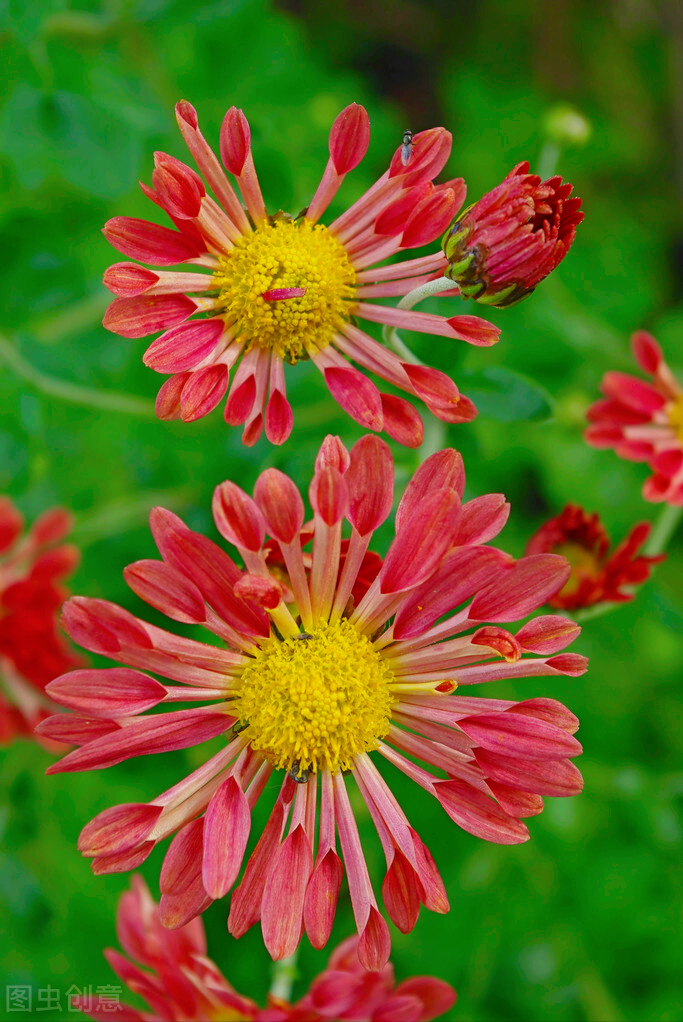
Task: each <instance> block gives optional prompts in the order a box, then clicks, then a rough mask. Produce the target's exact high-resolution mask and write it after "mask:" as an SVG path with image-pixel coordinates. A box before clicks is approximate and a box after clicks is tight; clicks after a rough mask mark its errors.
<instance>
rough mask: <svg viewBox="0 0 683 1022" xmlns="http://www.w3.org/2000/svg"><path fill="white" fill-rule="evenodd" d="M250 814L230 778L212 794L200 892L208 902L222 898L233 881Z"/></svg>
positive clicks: (240, 858) (243, 848) (248, 825)
mask: <svg viewBox="0 0 683 1022" xmlns="http://www.w3.org/2000/svg"><path fill="white" fill-rule="evenodd" d="M250 828H251V811H250V809H249V803H248V802H247V797H246V795H245V794H244V792H243V791H242V789H241V788H240V786H239V784H238V783H237V781H236V780H235V778H234V777H228V779H227V781H224V782H223V784H221V786H220V788H218V790H217V791H216V792H214V794H213V796H212V798H211V801H210V802H209V805H208V808H207V810H206V815H205V817H204V857H203V862H202V877H203V883H204V888H205V890H206V892H207V894H209V895H210V896H211V897H212V898H222V897H224V896H225V895H226V894H227V893H228V891H229V890H230V888H231V887H232V885H233V884H234V882H235V880H236V879H237V874H238V873H239V871H240V867H241V865H242V859H243V858H244V853H245V851H246V848H247V841H248V840H249V830H250Z"/></svg>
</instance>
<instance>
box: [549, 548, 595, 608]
mask: <svg viewBox="0 0 683 1022" xmlns="http://www.w3.org/2000/svg"><path fill="white" fill-rule="evenodd" d="M553 553H554V554H562V556H563V557H566V558H567V560H568V561H569V563H570V564H571V568H572V571H571V575H570V576H569V578H568V579H567V581H566V582H565V584H564V585H563V586H562V588H561V589H560V591H559V593H558V594H557V595H558V596H573V595H574V593H575V592H576V591H577V590H578V588H579V586H580V584H581V581H582V579H584V578H586V577H589V578H597V576H598V575H599V573H600V570H601V564H600V562H599V561H598V559H597V557H596V556H595V555H594V554H593V553H591V551H590V550H587V549H586V548H585V546H581V544H580V543H562V544H560V545H559V546H556V547H554V549H553Z"/></svg>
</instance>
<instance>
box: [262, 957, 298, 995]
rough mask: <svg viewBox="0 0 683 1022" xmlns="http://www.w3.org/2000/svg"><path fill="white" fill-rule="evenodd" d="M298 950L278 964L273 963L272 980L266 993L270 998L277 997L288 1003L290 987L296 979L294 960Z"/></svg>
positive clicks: (290, 992) (290, 993)
mask: <svg viewBox="0 0 683 1022" xmlns="http://www.w3.org/2000/svg"><path fill="white" fill-rule="evenodd" d="M298 954H299V948H298V947H297V949H296V951H294V953H293V954H291V955H288V956H287V957H286V958H281V959H280V961H279V962H273V979H272V982H271V984H270V990H269V991H268V993H269V995H270V996H271V997H277V998H279V999H280V1000H281V1001H289V999H290V997H291V995H292V986H293V984H294V980H295V979H296V977H297V968H296V960H297V957H298Z"/></svg>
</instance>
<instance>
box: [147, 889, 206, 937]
mask: <svg viewBox="0 0 683 1022" xmlns="http://www.w3.org/2000/svg"><path fill="white" fill-rule="evenodd" d="M210 904H211V898H210V897H209V896H208V894H207V893H206V891H205V890H204V888H203V886H202V878H201V876H198V877H197V878H196V879H194V880H193V881H192V883H191V884H190V885H189V887H187V888H186V889H185V890H184V891H181V892H180V893H179V894H162V895H161V900H160V902H159V918H160V919H161V922H162V924H163V926H165V927H166V929H168V930H179V929H180V927H181V926H186V925H187V923H189V922H190V921H191V920H192V919H194V918H195V916H198V915H201V913H202V912H203V911H204V910H205V909H207V908H208V907H209V905H210Z"/></svg>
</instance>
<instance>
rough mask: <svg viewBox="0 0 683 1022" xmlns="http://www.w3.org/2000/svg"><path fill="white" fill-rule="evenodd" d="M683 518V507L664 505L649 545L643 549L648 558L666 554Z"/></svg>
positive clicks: (648, 541) (649, 538)
mask: <svg viewBox="0 0 683 1022" xmlns="http://www.w3.org/2000/svg"><path fill="white" fill-rule="evenodd" d="M682 517H683V507H676V506H675V505H674V504H665V505H664V507H663V508H662V510H661V512H660V515H659V518H658V519H657V521H656V522H655V524H654V527H653V529H652V532H651V533H650V535H649V537H648V540H647V543H646V544H645V546H644V547H643V553H644V554H646V556H647V557H655V556H656V555H657V554H661V553H664V551H665V550H666V548H667V547H668V545H669V543H670V542H671V538H672V536H673V535H674V533H675V532H676V529H677V528H678V526H679V524H680V521H681V518H682Z"/></svg>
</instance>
